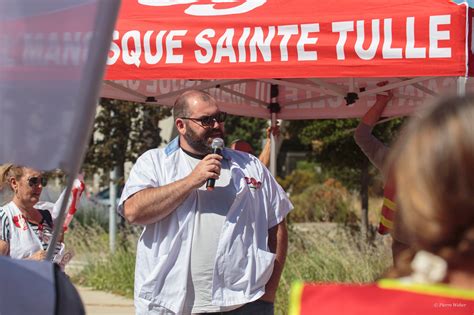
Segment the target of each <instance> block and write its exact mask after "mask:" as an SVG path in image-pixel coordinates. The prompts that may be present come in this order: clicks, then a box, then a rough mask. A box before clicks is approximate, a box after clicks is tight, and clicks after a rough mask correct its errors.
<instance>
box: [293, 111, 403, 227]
mask: <svg viewBox="0 0 474 315" xmlns="http://www.w3.org/2000/svg"><path fill="white" fill-rule="evenodd" d="M358 123H359V120H358V119H328V120H313V121H292V122H291V123H290V127H289V128H288V131H289V134H290V137H294V138H297V139H298V140H299V141H301V143H302V144H305V145H307V146H308V147H309V148H310V149H311V152H312V155H311V159H313V160H314V161H316V162H317V163H319V164H320V165H321V166H322V168H323V170H324V171H325V172H326V173H327V174H328V175H329V176H331V177H334V178H336V179H338V180H339V181H341V182H342V183H343V184H344V185H345V186H347V187H349V188H351V189H357V190H359V191H360V194H361V206H362V209H363V213H362V221H363V226H365V227H367V226H368V219H367V209H368V185H369V184H370V181H371V179H372V178H373V176H374V175H375V174H376V171H375V169H374V168H373V167H372V166H371V165H370V163H369V162H368V160H367V158H366V157H365V155H364V154H363V153H362V151H361V150H360V149H359V147H358V146H357V144H356V143H355V141H354V138H353V131H354V129H355V128H356V127H357V125H358ZM402 123H403V120H402V119H394V120H390V121H388V122H385V123H383V124H379V125H378V126H376V127H375V129H374V135H375V136H376V137H377V138H378V139H380V140H381V141H383V142H384V143H386V144H390V142H391V140H392V139H393V138H394V137H395V136H396V134H397V132H398V130H399V128H400V126H401V124H402Z"/></svg>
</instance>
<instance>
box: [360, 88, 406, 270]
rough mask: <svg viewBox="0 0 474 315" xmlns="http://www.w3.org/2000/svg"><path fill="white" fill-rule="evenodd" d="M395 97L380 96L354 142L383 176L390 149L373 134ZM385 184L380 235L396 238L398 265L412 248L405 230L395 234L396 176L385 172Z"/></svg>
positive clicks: (393, 251) (365, 118) (393, 248)
mask: <svg viewBox="0 0 474 315" xmlns="http://www.w3.org/2000/svg"><path fill="white" fill-rule="evenodd" d="M385 84H387V82H381V83H379V84H378V85H379V86H384V85H385ZM392 97H393V92H392V91H388V92H387V94H386V95H384V94H377V95H376V101H375V104H374V105H373V106H372V107H371V108H370V109H369V110H368V111H367V113H366V114H365V115H364V116H363V117H362V119H361V120H360V123H359V125H358V126H357V128H356V130H355V132H354V140H355V142H356V143H357V145H358V146H359V147H360V149H361V150H362V152H363V153H364V154H365V156H367V158H368V159H369V160H370V162H371V163H372V164H373V165H374V166H375V167H376V168H377V169H378V170H379V171H381V172H382V173H384V169H385V165H386V163H387V160H388V155H389V152H390V148H389V147H388V146H387V145H385V144H384V143H382V142H381V141H380V140H379V139H377V138H376V137H375V136H374V135H373V134H372V130H373V129H374V127H375V125H376V124H377V122H378V121H379V119H380V117H382V114H383V112H384V110H385V108H386V107H387V104H388V103H389V102H390V100H391V99H392ZM383 181H384V192H383V205H382V209H381V213H380V223H379V227H378V233H379V234H381V235H386V234H389V233H390V235H391V236H392V255H393V260H394V262H395V261H396V257H397V256H398V255H399V254H400V253H401V252H402V251H403V250H405V249H406V248H408V245H407V243H408V241H407V240H406V238H405V235H404V233H403V230H402V229H399V230H398V233H395V231H393V220H394V217H395V213H396V210H397V204H396V202H395V198H396V189H395V181H394V176H393V172H391V171H388V172H385V176H384V178H383Z"/></svg>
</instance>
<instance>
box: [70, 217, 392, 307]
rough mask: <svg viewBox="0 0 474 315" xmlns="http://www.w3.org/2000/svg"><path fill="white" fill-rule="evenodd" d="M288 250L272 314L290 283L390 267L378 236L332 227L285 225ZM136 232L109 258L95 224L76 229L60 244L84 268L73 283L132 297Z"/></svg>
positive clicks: (354, 277) (371, 275) (356, 277)
mask: <svg viewBox="0 0 474 315" xmlns="http://www.w3.org/2000/svg"><path fill="white" fill-rule="evenodd" d="M289 229H290V231H289V236H290V242H289V250H288V256H287V261H286V265H285V270H284V271H283V275H282V279H281V281H280V287H279V290H278V292H277V300H276V303H275V314H286V313H287V310H288V294H289V291H290V286H291V283H292V282H293V281H297V280H303V281H311V282H325V281H336V282H355V283H363V282H371V281H373V280H375V279H376V278H378V277H380V276H381V274H382V273H383V272H385V270H386V269H387V268H388V267H389V266H390V264H391V255H390V248H389V246H388V244H386V242H385V241H384V240H383V239H382V238H381V237H377V238H376V239H375V240H372V241H367V240H366V239H365V238H364V237H362V235H360V233H358V232H354V231H352V230H350V229H348V228H347V227H344V226H342V225H336V224H333V223H307V224H304V223H303V224H295V225H290V227H289ZM137 236H138V234H137V232H136V231H135V232H130V233H128V236H127V238H123V239H122V244H123V245H122V246H121V247H120V248H118V249H117V250H116V253H115V254H113V255H112V254H110V253H109V250H108V246H109V245H108V237H107V234H106V233H105V231H104V230H103V229H102V228H100V227H99V226H90V227H87V228H84V227H82V226H76V227H75V228H74V229H73V230H71V231H70V232H69V233H68V234H67V236H66V237H67V238H66V242H67V243H68V245H69V246H71V247H73V248H74V250H75V251H76V254H77V257H76V259H77V260H80V261H82V262H84V265H85V267H84V268H83V269H82V271H81V272H79V273H77V274H76V275H74V276H73V280H74V281H75V282H76V283H80V284H82V285H86V286H90V287H93V288H96V289H99V290H104V291H110V292H114V293H119V294H122V295H125V296H128V297H132V295H133V274H134V267H135V244H136V239H137Z"/></svg>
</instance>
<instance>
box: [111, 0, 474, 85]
mask: <svg viewBox="0 0 474 315" xmlns="http://www.w3.org/2000/svg"><path fill="white" fill-rule="evenodd" d="M466 14H467V9H466V6H465V5H458V4H455V3H453V2H451V1H449V0H432V1H429V5H428V4H427V2H425V1H423V2H421V1H419V2H414V1H412V0H397V1H392V0H387V1H379V0H363V1H362V0H340V1H337V2H333V1H314V0H286V1H278V0H252V1H251V0H236V1H222V0H219V1H217V0H200V1H197V0H176V1H168V0H128V1H123V4H122V8H121V13H120V16H119V21H118V24H117V27H116V30H115V32H114V35H113V42H112V45H111V50H110V52H109V58H108V65H109V67H108V71H107V74H106V79H108V80H125V79H128V80H145V79H165V78H176V79H179V78H186V79H209V78H214V79H216V78H239V79H241V78H289V77H293V78H295V77H300V78H301V77H413V76H463V75H465V74H466V67H467V66H466V63H467V58H466V52H467V43H466V41H467V36H466V32H467V23H466Z"/></svg>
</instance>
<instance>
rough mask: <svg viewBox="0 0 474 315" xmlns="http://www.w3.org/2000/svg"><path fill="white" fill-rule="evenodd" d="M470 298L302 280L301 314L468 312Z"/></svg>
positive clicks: (462, 314) (469, 314)
mask: <svg viewBox="0 0 474 315" xmlns="http://www.w3.org/2000/svg"><path fill="white" fill-rule="evenodd" d="M473 313H474V301H472V300H464V299H461V298H447V297H441V296H432V295H425V294H418V293H411V292H406V291H399V290H389V289H381V288H379V287H378V286H377V285H375V284H369V285H360V286H358V285H341V284H321V285H317V284H306V285H305V286H304V289H303V294H302V298H301V313H300V314H301V315H313V314H317V315H336V314H341V315H342V314H345V315H349V314H350V315H381V314H383V315H400V314H402V315H424V314H426V315H438V314H439V315H441V314H443V315H446V314H449V315H472V314H473Z"/></svg>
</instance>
